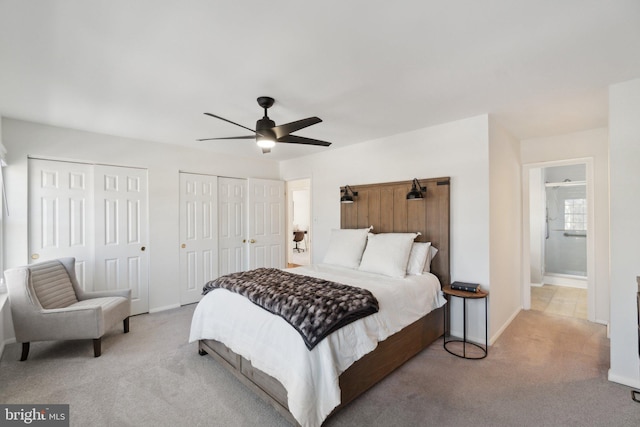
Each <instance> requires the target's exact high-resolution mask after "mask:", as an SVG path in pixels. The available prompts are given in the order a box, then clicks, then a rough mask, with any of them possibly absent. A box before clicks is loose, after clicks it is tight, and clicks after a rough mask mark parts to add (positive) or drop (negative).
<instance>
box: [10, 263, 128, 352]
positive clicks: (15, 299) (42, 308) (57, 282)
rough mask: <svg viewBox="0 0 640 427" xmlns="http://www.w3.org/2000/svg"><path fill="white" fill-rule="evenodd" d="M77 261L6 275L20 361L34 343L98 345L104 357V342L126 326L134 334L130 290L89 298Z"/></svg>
mask: <svg viewBox="0 0 640 427" xmlns="http://www.w3.org/2000/svg"><path fill="white" fill-rule="evenodd" d="M75 262H76V260H75V258H61V259H57V260H52V261H45V262H41V263H38V264H31V265H27V266H24V267H17V268H12V269H9V270H7V271H5V273H4V274H5V278H6V280H7V288H8V291H9V301H10V303H11V315H12V317H13V326H14V328H15V332H16V341H18V342H21V343H22V356H21V358H20V360H27V356H28V355H29V343H30V342H31V341H48V340H76V339H93V352H94V355H95V357H98V356H100V352H101V343H102V336H103V335H104V333H105V332H106V331H108V330H109V329H111V328H112V327H113V326H114V325H115V324H117V323H118V322H120V321H122V322H123V324H124V332H125V333H127V332H129V315H130V314H131V290H130V289H127V290H119V291H105V292H85V291H84V290H83V289H82V288H81V287H80V285H79V283H78V280H77V278H76V272H75Z"/></svg>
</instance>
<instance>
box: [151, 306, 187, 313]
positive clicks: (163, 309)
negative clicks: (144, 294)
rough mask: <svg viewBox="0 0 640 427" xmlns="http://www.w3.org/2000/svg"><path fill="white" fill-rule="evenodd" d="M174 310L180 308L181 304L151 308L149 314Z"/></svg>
mask: <svg viewBox="0 0 640 427" xmlns="http://www.w3.org/2000/svg"><path fill="white" fill-rule="evenodd" d="M174 308H180V304H171V305H165V306H164V307H156V308H150V309H149V314H151V313H158V312H160V311H167V310H173V309H174Z"/></svg>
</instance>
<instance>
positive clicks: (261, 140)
mask: <svg viewBox="0 0 640 427" xmlns="http://www.w3.org/2000/svg"><path fill="white" fill-rule="evenodd" d="M256 144H258V147H260V148H273V147H275V145H276V142H275V141H274V140H273V139H271V138H268V137H263V136H259V137H257V138H256Z"/></svg>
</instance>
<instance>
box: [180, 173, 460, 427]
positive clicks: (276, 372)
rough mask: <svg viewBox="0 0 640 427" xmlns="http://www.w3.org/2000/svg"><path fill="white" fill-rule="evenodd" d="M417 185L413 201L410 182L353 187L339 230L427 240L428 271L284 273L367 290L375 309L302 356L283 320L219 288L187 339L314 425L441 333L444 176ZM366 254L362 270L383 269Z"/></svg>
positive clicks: (291, 417) (327, 268) (445, 257)
mask: <svg viewBox="0 0 640 427" xmlns="http://www.w3.org/2000/svg"><path fill="white" fill-rule="evenodd" d="M420 185H421V186H424V187H426V193H425V198H424V200H419V201H407V200H406V198H405V196H406V194H407V192H408V191H409V189H410V188H411V181H406V182H394V183H384V184H372V185H364V186H358V187H357V188H355V186H354V189H355V190H356V191H357V192H358V196H357V198H356V202H355V203H353V204H350V205H341V229H342V230H350V231H353V232H354V233H357V234H359V233H361V231H362V230H367V228H368V227H369V226H370V225H373V230H374V231H375V232H376V234H375V235H374V236H377V237H376V239H383V238H386V237H387V236H391V235H392V234H391V233H393V234H399V233H402V234H409V233H411V232H416V233H419V235H417V237H416V238H415V242H418V243H421V244H422V245H424V244H425V243H424V242H430V243H431V246H433V247H436V248H437V250H438V252H437V255H436V256H435V257H434V258H433V259H432V260H430V262H429V264H428V265H427V266H426V267H427V268H426V269H427V270H429V269H430V271H428V272H426V271H425V272H424V273H422V274H412V275H407V276H406V277H405V278H401V277H390V276H389V275H387V274H384V275H383V274H380V273H379V272H377V271H360V270H359V269H358V268H353V267H349V266H345V265H336V264H335V263H332V262H328V263H326V264H319V265H314V266H308V267H299V268H296V269H292V270H290V272H291V273H294V274H302V275H305V276H310V277H319V278H323V279H327V280H331V281H333V282H337V283H344V284H347V285H352V286H358V287H361V288H363V289H369V290H370V291H371V292H372V293H373V294H374V295H375V296H376V298H377V299H378V301H379V303H380V310H379V311H378V312H377V313H375V314H372V315H370V316H367V317H364V318H363V319H360V320H357V321H355V322H353V323H350V324H348V325H347V326H345V327H343V328H341V329H339V330H338V331H335V332H333V333H332V334H330V335H329V336H328V337H327V338H325V339H324V340H322V341H320V342H319V343H318V344H317V346H316V347H314V348H313V349H312V350H309V349H308V348H307V347H305V345H304V344H303V342H302V340H301V339H300V336H299V335H297V331H296V330H294V328H292V327H291V326H290V325H288V324H287V323H286V322H285V321H284V320H283V319H282V318H281V317H279V316H275V315H273V314H271V313H269V312H267V311H265V310H263V309H261V308H259V307H257V306H255V305H254V304H253V303H251V302H250V301H249V300H247V299H246V298H244V297H242V296H240V295H237V294H234V293H232V292H229V291H227V290H225V289H217V290H215V291H213V292H210V293H209V294H208V295H206V296H205V297H204V298H203V299H202V301H201V302H200V303H199V304H198V307H197V308H196V311H195V312H194V319H193V322H192V329H191V334H190V341H198V347H199V351H200V354H203V355H204V354H209V355H211V356H212V357H213V358H214V359H216V360H217V361H218V362H220V363H221V364H222V365H223V366H225V367H226V368H228V369H229V370H230V371H231V372H232V373H233V374H234V375H235V376H236V377H237V378H238V379H239V380H240V381H241V382H243V383H244V384H245V385H247V386H248V387H250V388H251V389H252V390H254V391H255V392H256V393H257V394H258V395H259V396H261V397H262V398H263V399H265V400H266V401H267V402H269V403H271V404H272V406H273V407H274V408H275V409H276V410H277V411H278V412H280V413H281V414H282V415H283V416H284V417H285V418H286V419H287V420H288V421H289V422H291V423H292V424H294V425H304V426H317V425H321V424H322V423H323V422H324V420H325V419H326V418H327V417H328V416H330V415H331V414H333V413H335V412H337V411H338V410H339V409H340V408H341V407H343V406H345V405H346V404H348V403H349V402H350V401H352V400H353V399H355V398H356V397H357V396H359V395H360V394H362V393H363V392H364V391H366V390H367V389H368V388H370V387H371V386H372V385H374V384H375V383H377V382H378V381H380V380H381V379H382V378H384V377H385V376H386V375H388V374H389V373H390V372H392V371H393V370H394V369H396V368H397V367H399V366H400V365H402V364H403V363H404V362H406V361H407V360H408V359H410V358H411V357H412V356H414V355H415V354H417V353H418V352H420V351H421V350H422V349H424V348H425V347H427V346H428V345H429V344H431V343H432V342H433V341H434V340H436V339H437V338H438V337H440V336H441V335H442V333H443V331H444V314H443V308H442V306H443V304H444V303H445V301H444V299H443V297H442V294H441V292H440V288H441V286H444V285H447V284H449V282H450V280H449V179H448V178H437V179H427V180H420ZM345 232H346V231H345ZM345 232H342V234H344V233H345ZM332 233H333V232H332ZM336 233H338V234H340V232H339V231H336ZM414 236H415V235H414ZM414 236H412V237H411V239H412V240H413V237H414ZM332 239H333V234H332ZM368 239H369V240H368V242H369V243H368V246H367V250H369V249H370V248H373V247H374V246H375V245H374V244H373V243H375V242H377V241H378V240H373V237H372V236H371V235H369V237H368ZM383 243H384V242H383ZM332 244H333V243H331V244H330V248H329V250H328V254H327V257H325V261H327V258H328V257H329V252H331V247H332V246H331V245H332ZM378 244H379V245H380V244H381V243H378ZM415 246H417V245H413V247H415ZM412 256H413V249H412ZM365 258H366V257H365V256H364V255H363V256H362V260H361V261H362V265H364V264H366V262H365V261H367V260H368V261H369V264H371V265H373V270H375V268H376V264H380V263H379V262H378V263H376V262H375V261H376V259H375V258H372V259H370V257H369V258H367V259H365ZM329 261H331V260H329ZM372 261H373V263H372ZM362 265H361V266H360V267H362ZM429 267H430V268H429ZM365 270H366V269H365ZM223 343H224V344H223ZM283 354H286V355H287V357H286V358H283V357H282V355H283Z"/></svg>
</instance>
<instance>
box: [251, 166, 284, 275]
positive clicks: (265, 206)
mask: <svg viewBox="0 0 640 427" xmlns="http://www.w3.org/2000/svg"><path fill="white" fill-rule="evenodd" d="M284 201H285V193H284V181H276V180H270V179H256V178H249V197H248V204H249V230H248V239H249V269H254V268H259V267H269V268H271V267H272V268H284V266H285V246H286V245H285V231H286V230H285V203H284Z"/></svg>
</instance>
